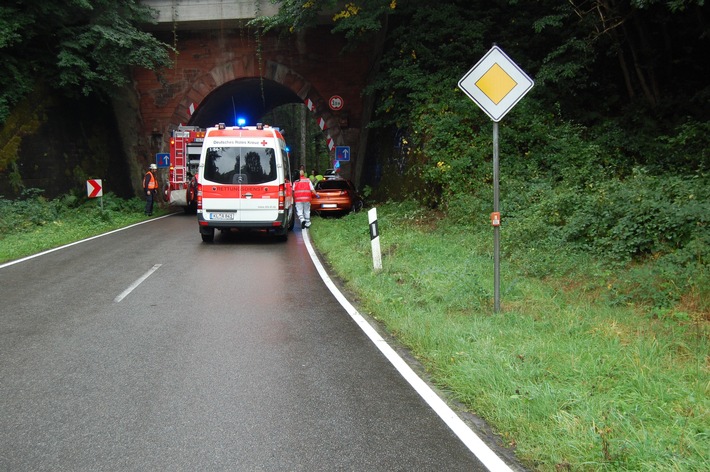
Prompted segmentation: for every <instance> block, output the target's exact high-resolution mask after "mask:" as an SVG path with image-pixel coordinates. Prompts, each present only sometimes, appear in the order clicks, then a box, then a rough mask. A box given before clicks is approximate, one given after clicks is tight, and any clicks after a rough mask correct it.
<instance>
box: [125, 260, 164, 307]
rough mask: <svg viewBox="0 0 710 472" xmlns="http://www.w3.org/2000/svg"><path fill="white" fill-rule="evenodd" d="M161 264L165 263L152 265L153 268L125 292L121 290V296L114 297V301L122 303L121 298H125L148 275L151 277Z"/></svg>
mask: <svg viewBox="0 0 710 472" xmlns="http://www.w3.org/2000/svg"><path fill="white" fill-rule="evenodd" d="M161 265H163V264H155V265H154V266H153V267H151V269H150V270H149V271H148V272H146V273H145V274H143V275H142V276H141V277H140V278H139V279H138V280H136V281H135V282H133V283H132V284H131V285H130V286H129V287H128V288H127V289H126V290H124V291H123V292H121V294H120V295H119V296H117V297H116V298H114V299H113V301H114V302H116V303H120V302H121V300H123V299H124V298H126V297H127V296H128V295H129V294H130V293H131V292H132V291H133V290H135V289H136V287H138V286H139V285H140V284H142V283H143V282H144V281H145V279H147V278H148V277H150V276H151V275H152V274H153V272H155V271H156V270H158V269H160V266H161Z"/></svg>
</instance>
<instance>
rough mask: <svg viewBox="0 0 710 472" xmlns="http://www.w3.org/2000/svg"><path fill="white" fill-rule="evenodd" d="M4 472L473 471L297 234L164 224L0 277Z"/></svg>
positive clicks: (0, 462) (34, 261)
mask: <svg viewBox="0 0 710 472" xmlns="http://www.w3.org/2000/svg"><path fill="white" fill-rule="evenodd" d="M0 300H2V308H1V309H0V313H2V314H1V315H0V326H1V328H0V378H1V379H2V384H1V387H0V422H1V423H0V448H1V449H0V471H15V470H32V471H44V470H47V471H49V470H51V471H61V470H67V471H84V470H85V471H98V470H142V471H143V470H170V471H179V470H189V471H195V470H235V471H241V470H244V471H282V470H283V471H336V470H337V471H340V470H342V471H414V470H416V471H478V470H487V469H486V467H484V466H483V465H482V463H481V462H480V460H479V459H478V458H477V457H476V456H475V455H474V454H473V453H472V452H471V450H470V449H469V448H468V447H467V446H466V445H465V444H464V443H463V442H462V441H461V440H460V439H459V437H457V436H456V435H455V434H454V433H453V432H452V430H451V429H450V428H449V427H448V426H447V425H446V424H445V423H444V421H442V419H441V418H440V417H439V416H438V415H437V414H436V413H435V412H434V411H433V410H432V409H431V408H430V407H429V406H428V405H427V404H426V402H425V401H424V400H423V399H422V397H421V396H420V395H418V394H417V393H416V392H415V391H414V390H413V389H412V387H411V386H410V385H409V384H408V383H407V382H406V381H405V380H404V379H403V378H402V376H401V375H400V374H399V372H397V370H396V369H395V368H394V367H393V366H392V364H391V363H390V362H388V361H387V359H386V358H385V357H384V356H383V355H382V353H381V352H380V351H379V350H378V349H377V348H376V347H375V346H374V345H373V343H372V342H371V341H370V340H369V339H368V337H367V336H366V335H365V334H364V332H363V331H362V330H361V329H360V328H359V327H358V325H357V323H355V322H354V321H353V319H351V318H350V316H348V314H347V312H346V311H345V310H344V309H343V307H342V306H341V305H340V304H339V303H338V301H337V300H336V299H335V298H334V297H333V296H332V295H331V293H330V292H329V291H328V289H327V288H326V287H325V285H324V284H323V283H322V281H321V279H320V277H319V276H318V273H317V271H316V269H315V267H314V265H313V263H312V262H311V260H310V258H309V255H308V252H307V248H306V245H305V244H304V238H303V235H302V233H301V231H300V230H298V229H297V230H296V232H294V233H291V235H290V237H289V240H288V241H287V242H286V243H280V242H276V241H274V240H272V239H271V238H268V237H264V235H253V236H244V235H237V234H231V235H220V234H217V236H216V238H215V243H214V244H205V243H202V242H201V239H200V235H199V234H198V231H197V225H196V222H195V220H194V217H187V216H182V215H175V216H171V217H167V218H162V219H159V220H153V221H150V222H148V223H146V224H141V225H136V226H133V227H131V228H128V229H126V230H123V231H118V232H114V233H111V234H108V235H105V236H103V237H99V238H95V239H91V240H88V241H84V242H82V243H80V244H76V245H72V246H69V247H65V248H62V249H60V250H57V251H53V252H49V253H46V254H44V255H41V256H40V257H36V258H31V259H28V260H25V261H22V262H18V263H15V264H10V265H5V266H0Z"/></svg>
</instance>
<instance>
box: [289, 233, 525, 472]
mask: <svg viewBox="0 0 710 472" xmlns="http://www.w3.org/2000/svg"><path fill="white" fill-rule="evenodd" d="M302 233H303V240H304V241H305V243H306V248H307V249H308V253H309V254H310V256H311V259H312V260H313V264H314V265H315V266H316V269H317V270H318V273H319V274H320V276H321V278H322V279H323V282H324V283H325V285H326V286H327V287H328V289H330V291H331V293H332V294H333V296H335V298H336V299H337V300H338V302H340V304H341V305H342V306H343V308H345V311H347V312H348V314H349V315H350V317H351V318H352V319H353V320H354V321H355V322H356V323H357V324H358V325H359V326H360V328H361V329H362V330H363V332H364V333H365V334H366V335H367V336H368V337H369V338H370V340H371V341H372V342H373V343H374V344H375V346H377V348H378V349H379V350H380V352H382V354H384V356H385V357H386V358H387V360H389V361H390V363H391V364H392V365H393V366H394V367H395V368H396V369H397V370H398V371H399V373H400V374H401V375H402V377H404V379H405V380H406V381H407V382H409V384H410V385H411V386H412V387H413V388H414V390H416V392H417V393H418V394H419V396H421V397H422V398H423V399H424V401H426V402H427V404H429V406H430V407H431V408H432V409H433V410H434V411H435V412H436V414H437V415H439V417H440V418H441V419H442V420H444V422H445V423H446V424H447V425H448V426H449V428H451V430H452V431H453V432H454V434H456V436H458V437H459V439H460V440H461V441H462V442H463V443H464V444H465V445H466V447H468V449H469V450H470V451H471V452H472V453H473V454H474V455H475V456H476V457H477V458H478V460H480V461H481V462H482V463H483V465H485V466H486V468H488V470H490V471H494V472H498V471H506V472H508V471H510V472H512V469H511V468H510V467H509V466H508V465H507V464H506V463H505V462H503V460H502V459H501V458H500V457H498V455H497V454H496V453H495V452H493V450H491V448H489V447H488V445H487V444H486V443H484V442H483V441H482V440H481V438H480V437H478V435H477V434H476V433H474V432H473V430H471V428H469V426H468V425H467V424H466V423H464V422H463V420H462V419H461V418H459V416H458V415H457V414H456V413H455V412H454V411H453V410H452V409H451V408H450V407H449V405H447V404H446V402H444V401H443V400H442V399H441V397H439V396H438V395H437V394H436V392H434V390H432V389H431V387H429V385H427V383H426V382H424V380H422V379H421V378H420V377H419V376H418V375H417V374H416V373H415V372H414V371H413V370H412V368H411V367H409V365H408V364H407V363H406V362H405V361H404V359H402V357H400V355H399V354H397V352H396V351H395V350H394V349H392V347H391V346H390V345H389V344H387V341H385V340H384V339H383V338H382V336H380V334H379V333H378V332H377V331H376V330H375V329H374V328H373V327H372V326H371V325H370V323H368V322H367V320H366V319H365V318H364V317H363V316H362V315H361V314H360V313H358V311H357V310H356V309H355V307H354V306H353V305H352V304H351V303H350V302H349V301H348V300H347V299H346V298H345V296H344V295H343V294H342V293H341V292H340V290H339V289H338V288H337V287H336V286H335V284H334V283H333V281H332V280H331V278H330V277H329V276H328V273H327V272H326V270H325V268H324V267H323V265H322V264H321V262H320V260H319V259H318V256H317V255H316V253H315V251H314V250H313V246H312V245H311V241H310V238H309V236H308V231H303V232H302Z"/></svg>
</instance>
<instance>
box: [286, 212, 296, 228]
mask: <svg viewBox="0 0 710 472" xmlns="http://www.w3.org/2000/svg"><path fill="white" fill-rule="evenodd" d="M293 213H294V211H293V207H291V211H290V212H289V216H290V218H289V223H288V230H289V231H293V227H294V226H295V225H296V215H294V214H293Z"/></svg>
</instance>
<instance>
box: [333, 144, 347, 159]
mask: <svg viewBox="0 0 710 472" xmlns="http://www.w3.org/2000/svg"><path fill="white" fill-rule="evenodd" d="M335 160H336V161H349V160H350V146H335Z"/></svg>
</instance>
